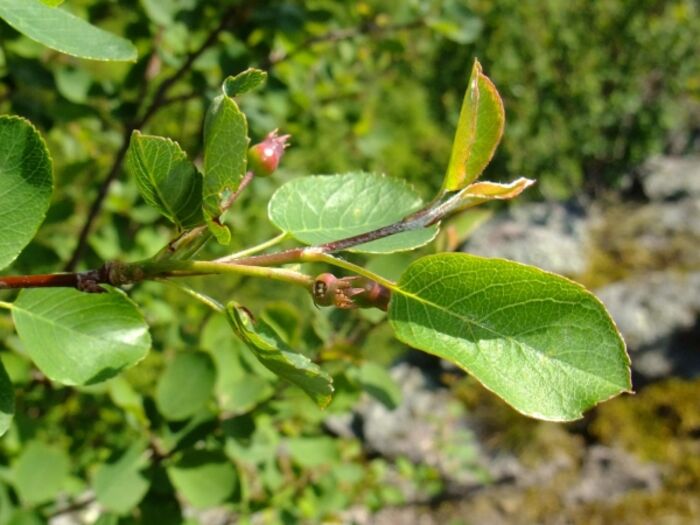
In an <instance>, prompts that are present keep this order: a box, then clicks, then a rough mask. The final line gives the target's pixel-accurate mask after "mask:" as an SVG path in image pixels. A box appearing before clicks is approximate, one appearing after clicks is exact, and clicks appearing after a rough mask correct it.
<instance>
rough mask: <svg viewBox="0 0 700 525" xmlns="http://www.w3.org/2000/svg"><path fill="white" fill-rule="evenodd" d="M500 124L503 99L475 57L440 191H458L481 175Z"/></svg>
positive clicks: (499, 137)
mask: <svg viewBox="0 0 700 525" xmlns="http://www.w3.org/2000/svg"><path fill="white" fill-rule="evenodd" d="M504 124H505V110H504V109H503V101H502V100H501V97H500V95H499V94H498V91H497V90H496V86H494V85H493V82H491V80H490V79H489V78H488V77H487V76H486V75H484V74H483V72H482V70H481V64H480V63H479V61H478V60H475V61H474V67H473V68H472V73H471V77H470V78H469V85H468V86H467V92H466V93H465V94H464V101H463V102H462V110H461V111H460V114H459V122H458V123H457V131H456V133H455V139H454V143H453V144H452V153H451V154H450V163H449V165H448V167H447V175H446V176H445V181H444V182H443V190H444V191H456V190H461V189H462V188H464V187H465V186H466V185H467V184H469V183H471V182H472V181H474V180H476V179H477V178H478V177H479V175H481V173H482V172H483V171H484V168H486V166H487V165H488V163H489V162H491V158H492V157H493V154H494V152H495V151H496V147H498V143H499V142H500V141H501V136H502V135H503V126H504Z"/></svg>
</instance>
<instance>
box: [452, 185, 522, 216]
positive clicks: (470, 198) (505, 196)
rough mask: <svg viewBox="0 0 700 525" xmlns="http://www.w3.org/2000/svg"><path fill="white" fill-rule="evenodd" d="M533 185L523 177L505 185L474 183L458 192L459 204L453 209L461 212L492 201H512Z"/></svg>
mask: <svg viewBox="0 0 700 525" xmlns="http://www.w3.org/2000/svg"><path fill="white" fill-rule="evenodd" d="M534 183H535V181H534V180H532V179H526V178H525V177H520V178H519V179H516V180H514V181H513V182H509V183H505V184H502V183H500V182H489V181H483V182H475V183H474V184H470V185H469V186H467V187H466V188H464V189H463V190H462V191H460V192H459V204H458V205H457V207H456V208H455V209H456V210H463V209H465V208H471V207H472V206H476V205H478V204H481V203H483V202H487V201H492V200H499V201H504V200H509V199H514V198H515V197H517V196H518V195H520V194H521V193H522V192H523V191H525V190H526V189H527V188H529V187H530V186H532V185H533V184H534Z"/></svg>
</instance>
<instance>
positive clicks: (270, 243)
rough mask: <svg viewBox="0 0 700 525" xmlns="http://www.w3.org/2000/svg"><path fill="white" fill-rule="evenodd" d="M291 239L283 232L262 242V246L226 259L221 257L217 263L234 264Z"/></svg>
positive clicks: (259, 245) (253, 247)
mask: <svg viewBox="0 0 700 525" xmlns="http://www.w3.org/2000/svg"><path fill="white" fill-rule="evenodd" d="M287 238H289V234H288V233H287V232H282V233H280V234H279V235H278V236H276V237H273V238H272V239H268V240H267V241H265V242H261V243H260V244H258V245H256V246H251V247H250V248H246V249H245V250H241V251H239V252H236V253H232V254H231V255H227V256H225V257H221V258H219V259H216V262H222V263H229V262H234V261H235V260H236V259H240V258H242V257H248V256H249V255H253V254H256V253H259V252H262V251H263V250H267V249H268V248H271V247H273V246H275V245H277V244H279V243H281V242H282V241H284V240H285V239H287Z"/></svg>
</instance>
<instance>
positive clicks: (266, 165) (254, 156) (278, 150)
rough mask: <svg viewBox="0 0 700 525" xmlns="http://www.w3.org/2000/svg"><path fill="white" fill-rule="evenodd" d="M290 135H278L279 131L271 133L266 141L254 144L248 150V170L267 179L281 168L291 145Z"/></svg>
mask: <svg viewBox="0 0 700 525" xmlns="http://www.w3.org/2000/svg"><path fill="white" fill-rule="evenodd" d="M289 137H290V135H282V136H279V135H277V130H274V131H271V132H270V133H268V134H267V137H265V140H263V141H262V142H259V143H258V144H253V145H252V146H251V147H250V148H249V149H248V169H250V170H252V172H253V173H255V175H256V176H257V177H267V176H268V175H270V174H272V173H273V172H274V171H275V170H276V169H277V166H279V163H280V160H281V159H282V155H283V154H284V150H285V148H286V147H287V146H289V144H288V143H287V141H288V140H289Z"/></svg>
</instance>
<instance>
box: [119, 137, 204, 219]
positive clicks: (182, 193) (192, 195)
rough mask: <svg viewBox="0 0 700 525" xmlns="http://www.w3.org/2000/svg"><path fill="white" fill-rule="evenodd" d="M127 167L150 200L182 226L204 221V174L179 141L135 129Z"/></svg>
mask: <svg viewBox="0 0 700 525" xmlns="http://www.w3.org/2000/svg"><path fill="white" fill-rule="evenodd" d="M126 169H127V170H128V171H129V174H130V175H131V176H132V177H134V178H135V179H136V182H137V184H138V186H139V190H140V191H141V195H142V196H143V198H144V199H145V200H146V202H148V204H150V205H151V206H153V207H154V208H155V209H157V210H158V211H159V212H160V213H162V214H163V215H164V216H165V217H167V218H168V219H169V220H170V221H171V222H173V223H174V224H175V226H177V228H178V229H180V230H184V229H187V228H193V227H195V226H199V225H200V224H203V223H204V217H203V216H202V175H201V174H200V173H199V172H198V171H197V168H195V167H194V164H192V162H191V161H190V160H189V159H188V158H187V154H186V153H185V152H184V151H182V149H180V146H179V145H178V144H177V142H174V141H172V140H170V139H166V138H163V137H155V136H153V135H142V134H141V133H140V132H139V131H134V132H133V133H132V135H131V142H130V144H129V149H128V150H127V152H126Z"/></svg>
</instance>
